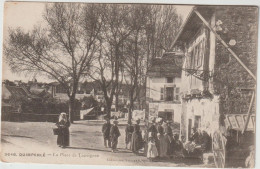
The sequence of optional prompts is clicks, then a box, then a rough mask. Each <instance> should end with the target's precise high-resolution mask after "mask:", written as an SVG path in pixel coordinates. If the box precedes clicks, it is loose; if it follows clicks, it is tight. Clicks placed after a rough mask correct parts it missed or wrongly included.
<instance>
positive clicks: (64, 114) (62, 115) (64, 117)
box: [59, 112, 68, 122]
mask: <svg viewBox="0 0 260 169" xmlns="http://www.w3.org/2000/svg"><path fill="white" fill-rule="evenodd" d="M62 120H63V121H65V122H67V121H68V119H67V116H66V113H64V112H62V113H61V114H60V116H59V122H61V121H62Z"/></svg>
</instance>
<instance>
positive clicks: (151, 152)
mask: <svg viewBox="0 0 260 169" xmlns="http://www.w3.org/2000/svg"><path fill="white" fill-rule="evenodd" d="M157 156H158V151H157V148H156V145H155V139H154V137H152V133H151V132H149V135H148V149H147V158H148V159H150V160H151V161H153V160H154V159H155V158H156V157H157Z"/></svg>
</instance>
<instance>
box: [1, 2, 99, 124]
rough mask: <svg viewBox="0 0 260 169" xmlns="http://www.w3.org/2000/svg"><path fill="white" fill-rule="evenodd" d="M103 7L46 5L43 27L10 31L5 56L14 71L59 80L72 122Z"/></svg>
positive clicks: (64, 4)
mask: <svg viewBox="0 0 260 169" xmlns="http://www.w3.org/2000/svg"><path fill="white" fill-rule="evenodd" d="M99 8H100V6H96V5H94V4H80V3H51V4H47V5H46V8H45V12H44V14H43V18H44V21H45V24H46V25H44V27H40V26H35V28H34V29H33V30H32V31H29V32H25V31H23V30H22V29H20V28H16V29H10V31H9V38H8V40H7V42H6V43H5V45H4V53H5V56H6V58H7V62H8V63H9V65H10V67H11V69H12V70H13V71H14V72H23V73H35V72H37V73H41V74H42V75H46V76H48V77H49V78H51V79H54V80H56V81H58V82H59V83H60V84H61V85H62V87H63V88H64V89H66V92H67V95H68V97H69V108H70V110H69V119H70V120H71V121H72V122H73V113H74V109H75V107H74V103H75V96H76V92H77V88H78V84H79V81H80V79H81V78H82V76H83V74H85V73H86V72H88V71H89V70H90V67H91V63H92V61H93V59H94V56H95V55H94V53H95V52H96V39H97V37H98V35H99V33H100V30H101V25H102V22H101V15H100V14H99V11H100V10H102V9H99Z"/></svg>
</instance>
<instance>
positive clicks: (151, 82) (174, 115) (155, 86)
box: [146, 77, 181, 123]
mask: <svg viewBox="0 0 260 169" xmlns="http://www.w3.org/2000/svg"><path fill="white" fill-rule="evenodd" d="M180 87H181V78H178V77H175V78H174V77H168V78H166V77H148V78H147V93H146V94H147V98H148V100H149V117H162V118H164V119H166V120H173V121H174V122H178V123H180V119H181V98H180Z"/></svg>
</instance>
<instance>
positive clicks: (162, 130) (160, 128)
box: [158, 126, 164, 134]
mask: <svg viewBox="0 0 260 169" xmlns="http://www.w3.org/2000/svg"><path fill="white" fill-rule="evenodd" d="M158 133H160V134H163V133H164V129H163V127H162V126H158Z"/></svg>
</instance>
